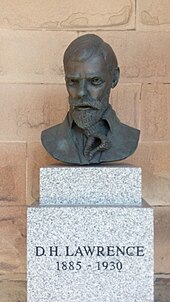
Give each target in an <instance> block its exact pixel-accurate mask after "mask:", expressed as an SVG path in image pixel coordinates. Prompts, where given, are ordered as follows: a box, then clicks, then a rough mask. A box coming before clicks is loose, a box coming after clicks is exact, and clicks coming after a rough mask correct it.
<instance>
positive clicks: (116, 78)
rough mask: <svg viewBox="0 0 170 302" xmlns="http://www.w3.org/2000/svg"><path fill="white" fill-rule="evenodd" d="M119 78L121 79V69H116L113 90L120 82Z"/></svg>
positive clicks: (113, 76) (113, 77)
mask: <svg viewBox="0 0 170 302" xmlns="http://www.w3.org/2000/svg"><path fill="white" fill-rule="evenodd" d="M119 77H120V69H119V67H116V68H115V69H114V71H113V75H112V88H114V87H115V86H116V85H117V83H118V82H119Z"/></svg>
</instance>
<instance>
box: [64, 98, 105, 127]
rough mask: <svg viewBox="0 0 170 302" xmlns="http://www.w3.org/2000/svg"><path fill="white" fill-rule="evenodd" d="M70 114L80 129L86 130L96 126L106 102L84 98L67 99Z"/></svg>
mask: <svg viewBox="0 0 170 302" xmlns="http://www.w3.org/2000/svg"><path fill="white" fill-rule="evenodd" d="M69 104H70V113H71V116H72V118H73V120H74V122H75V123H76V124H77V126H78V127H79V128H81V129H88V128H90V127H91V126H93V125H94V124H96V123H97V122H98V121H99V120H100V119H101V117H102V115H103V113H104V111H105V110H106V108H107V106H106V102H103V101H102V100H95V99H93V98H91V97H85V98H82V99H80V100H76V99H69Z"/></svg>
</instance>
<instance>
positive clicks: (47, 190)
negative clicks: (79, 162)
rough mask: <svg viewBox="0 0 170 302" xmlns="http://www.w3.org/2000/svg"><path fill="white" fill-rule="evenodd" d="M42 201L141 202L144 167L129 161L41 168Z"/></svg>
mask: <svg viewBox="0 0 170 302" xmlns="http://www.w3.org/2000/svg"><path fill="white" fill-rule="evenodd" d="M40 204H41V205H64V204H65V205H68V204H70V205H71V204H72V205H78V204H84V205H92V204H93V205H101V204H104V205H109V204H110V205H137V206H138V205H141V168H137V167H133V166H126V165H113V164H108V165H98V166H94V167H93V166H83V167H82V166H81V167H80V166H77V167H76V166H64V165H61V166H58V167H55V166H51V167H47V168H41V169H40Z"/></svg>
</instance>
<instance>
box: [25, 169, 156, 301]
mask: <svg viewBox="0 0 170 302" xmlns="http://www.w3.org/2000/svg"><path fill="white" fill-rule="evenodd" d="M57 173H58V174H57ZM40 182H41V188H40V191H41V200H40V205H41V206H40V207H35V208H29V209H28V234H27V235H28V239H27V240H28V241H27V242H28V302H39V301H41V302H56V301H57V302H105V301H107V302H136V301H137V302H153V301H154V300H153V211H152V209H151V208H149V207H147V206H146V205H142V203H141V171H140V169H139V168H135V167H130V166H129V167H128V166H122V165H120V166H109V165H108V166H107V165H104V166H96V167H91V166H90V167H72V166H59V167H48V168H43V169H41V176H40ZM120 183H121V186H120ZM95 184H96V186H97V187H94V186H95ZM77 186H79V187H78V188H77ZM121 188H122V194H121ZM126 197H127V198H126ZM54 204H55V206H54Z"/></svg>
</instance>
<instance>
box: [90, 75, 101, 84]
mask: <svg viewBox="0 0 170 302" xmlns="http://www.w3.org/2000/svg"><path fill="white" fill-rule="evenodd" d="M91 84H92V85H94V86H100V85H101V84H103V80H102V79H101V78H97V77H96V78H93V79H91Z"/></svg>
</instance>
